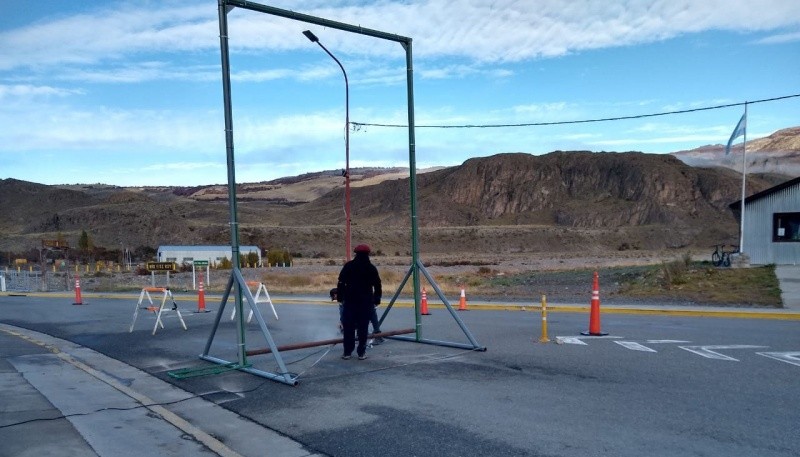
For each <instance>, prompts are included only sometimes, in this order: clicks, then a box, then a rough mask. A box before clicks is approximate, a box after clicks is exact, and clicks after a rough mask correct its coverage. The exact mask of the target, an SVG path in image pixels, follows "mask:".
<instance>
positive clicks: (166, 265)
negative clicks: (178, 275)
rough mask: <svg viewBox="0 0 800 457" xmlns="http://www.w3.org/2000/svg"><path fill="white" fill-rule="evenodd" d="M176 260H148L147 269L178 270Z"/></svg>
mask: <svg viewBox="0 0 800 457" xmlns="http://www.w3.org/2000/svg"><path fill="white" fill-rule="evenodd" d="M177 269H178V268H177V266H176V265H175V262H147V271H176V270H177Z"/></svg>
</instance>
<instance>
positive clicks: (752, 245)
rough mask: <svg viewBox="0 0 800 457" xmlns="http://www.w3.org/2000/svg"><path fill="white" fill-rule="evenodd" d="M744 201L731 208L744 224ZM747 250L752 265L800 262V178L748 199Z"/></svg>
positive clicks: (745, 219) (745, 208)
mask: <svg viewBox="0 0 800 457" xmlns="http://www.w3.org/2000/svg"><path fill="white" fill-rule="evenodd" d="M741 205H742V201H741V200H739V201H737V202H734V203H731V205H730V208H731V210H733V212H734V213H735V215H736V217H737V219H738V220H739V222H740V223H741ZM743 231H744V236H743V237H742V238H743V240H744V249H743V250H742V252H744V253H745V254H747V255H748V256H749V257H750V263H751V264H752V265H768V264H776V265H797V263H798V261H800V177H797V178H794V179H791V180H789V181H786V182H785V183H783V184H779V185H777V186H775V187H771V188H769V189H766V190H764V191H761V192H759V193H757V194H753V195H751V196H749V197H747V198H745V199H744V230H743Z"/></svg>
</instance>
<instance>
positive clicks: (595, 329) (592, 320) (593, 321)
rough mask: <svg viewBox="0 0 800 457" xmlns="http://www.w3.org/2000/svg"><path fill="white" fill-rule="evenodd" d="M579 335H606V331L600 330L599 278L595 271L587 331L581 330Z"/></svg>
mask: <svg viewBox="0 0 800 457" xmlns="http://www.w3.org/2000/svg"><path fill="white" fill-rule="evenodd" d="M581 335H589V336H604V335H608V333H603V332H601V331H600V280H599V279H598V276H597V272H596V271H595V272H594V280H593V281H592V306H591V309H590V312H589V331H588V332H581Z"/></svg>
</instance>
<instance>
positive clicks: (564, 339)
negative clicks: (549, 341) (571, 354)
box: [556, 335, 622, 346]
mask: <svg viewBox="0 0 800 457" xmlns="http://www.w3.org/2000/svg"><path fill="white" fill-rule="evenodd" d="M609 338H611V339H614V338H622V337H621V336H611V335H604V336H591V335H587V336H557V337H556V344H580V345H583V346H587V344H586V343H584V342H583V341H582V340H598V339H609Z"/></svg>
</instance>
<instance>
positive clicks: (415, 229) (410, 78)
mask: <svg viewBox="0 0 800 457" xmlns="http://www.w3.org/2000/svg"><path fill="white" fill-rule="evenodd" d="M401 44H402V45H403V49H405V51H406V87H407V92H408V177H409V179H408V185H409V187H410V194H411V269H412V270H411V271H412V284H413V287H414V321H415V325H416V339H417V341H419V340H420V339H422V316H421V314H420V313H421V311H420V299H421V296H420V286H419V226H418V224H417V157H416V138H415V135H414V67H413V56H412V46H411V38H407V39H406V40H405V41H403V42H401Z"/></svg>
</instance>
